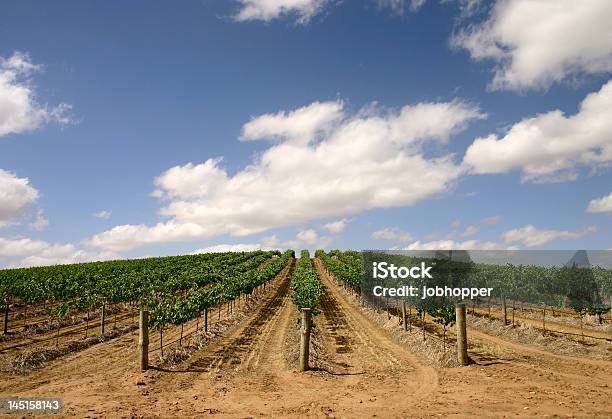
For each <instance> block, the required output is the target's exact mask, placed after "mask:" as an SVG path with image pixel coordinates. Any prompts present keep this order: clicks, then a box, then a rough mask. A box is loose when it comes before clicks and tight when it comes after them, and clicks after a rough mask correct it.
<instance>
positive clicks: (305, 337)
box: [300, 308, 312, 371]
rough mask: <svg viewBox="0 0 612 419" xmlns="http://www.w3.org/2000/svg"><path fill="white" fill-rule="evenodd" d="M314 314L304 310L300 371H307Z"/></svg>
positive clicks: (307, 309)
mask: <svg viewBox="0 0 612 419" xmlns="http://www.w3.org/2000/svg"><path fill="white" fill-rule="evenodd" d="M311 315H312V313H311V311H310V309H309V308H303V309H302V334H301V340H300V371H307V370H308V369H309V366H308V358H309V357H310V330H311V328H312V324H311V323H312V317H311Z"/></svg>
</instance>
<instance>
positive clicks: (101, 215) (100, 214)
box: [93, 210, 113, 220]
mask: <svg viewBox="0 0 612 419" xmlns="http://www.w3.org/2000/svg"><path fill="white" fill-rule="evenodd" d="M111 215H113V212H112V211H109V210H101V211H98V212H95V213H94V214H93V216H94V217H96V218H104V219H105V220H108V219H109V218H110V217H111Z"/></svg>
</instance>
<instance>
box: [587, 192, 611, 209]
mask: <svg viewBox="0 0 612 419" xmlns="http://www.w3.org/2000/svg"><path fill="white" fill-rule="evenodd" d="M587 211H588V212H593V213H599V212H612V192H611V193H610V195H607V196H602V197H601V198H597V199H593V200H591V202H589V206H588V208H587Z"/></svg>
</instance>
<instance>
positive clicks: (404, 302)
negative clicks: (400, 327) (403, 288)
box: [402, 300, 408, 331]
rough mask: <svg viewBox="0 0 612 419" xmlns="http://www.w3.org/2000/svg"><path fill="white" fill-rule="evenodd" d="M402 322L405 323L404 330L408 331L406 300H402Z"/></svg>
mask: <svg viewBox="0 0 612 419" xmlns="http://www.w3.org/2000/svg"><path fill="white" fill-rule="evenodd" d="M402 323H403V324H404V331H407V330H408V324H407V322H406V300H403V301H402Z"/></svg>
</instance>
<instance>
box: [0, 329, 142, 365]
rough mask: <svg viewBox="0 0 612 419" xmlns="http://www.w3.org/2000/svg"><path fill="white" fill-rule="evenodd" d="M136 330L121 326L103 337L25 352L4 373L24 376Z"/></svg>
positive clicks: (13, 360)
mask: <svg viewBox="0 0 612 419" xmlns="http://www.w3.org/2000/svg"><path fill="white" fill-rule="evenodd" d="M136 328H137V327H136V326H135V325H127V326H121V327H117V328H116V329H112V330H111V331H110V332H108V333H106V334H105V335H104V336H102V335H95V336H91V337H89V338H87V339H80V340H73V341H70V342H66V343H64V344H62V345H59V346H57V347H55V346H49V347H46V348H40V349H32V350H26V351H24V352H22V353H20V354H19V355H17V356H15V357H14V358H13V359H11V360H10V361H9V367H8V371H5V372H8V373H11V374H26V373H27V372H29V371H31V370H33V369H37V368H41V367H44V366H45V365H46V364H48V363H49V362H51V361H53V360H55V359H58V358H61V357H63V356H65V355H68V354H71V353H73V352H78V351H81V350H83V349H86V348H89V347H90V346H93V345H95V344H97V343H101V342H105V341H107V340H109V339H114V338H116V337H117V336H120V335H122V334H124V333H127V332H129V331H132V330H134V329H136Z"/></svg>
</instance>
